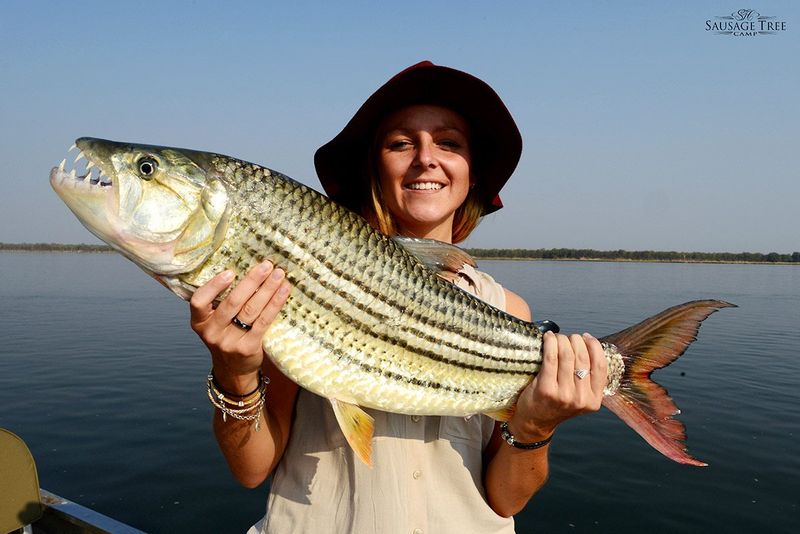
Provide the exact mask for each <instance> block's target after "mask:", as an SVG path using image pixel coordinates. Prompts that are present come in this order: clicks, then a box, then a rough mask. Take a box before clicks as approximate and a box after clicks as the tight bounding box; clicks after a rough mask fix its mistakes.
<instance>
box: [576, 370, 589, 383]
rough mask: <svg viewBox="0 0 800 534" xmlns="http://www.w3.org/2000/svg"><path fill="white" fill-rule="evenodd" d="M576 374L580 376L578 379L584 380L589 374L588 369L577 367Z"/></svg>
mask: <svg viewBox="0 0 800 534" xmlns="http://www.w3.org/2000/svg"><path fill="white" fill-rule="evenodd" d="M575 376H577V377H578V380H583V379H584V378H586V377H587V376H589V370H588V369H575Z"/></svg>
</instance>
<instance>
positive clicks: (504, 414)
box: [484, 404, 517, 422]
mask: <svg viewBox="0 0 800 534" xmlns="http://www.w3.org/2000/svg"><path fill="white" fill-rule="evenodd" d="M516 409H517V405H516V404H512V405H511V406H509V407H507V408H501V409H499V410H492V411H491V412H484V414H485V415H488V416H489V417H491V418H492V419H494V420H495V421H504V422H505V421H508V420H509V419H511V417H512V416H513V415H514V411H515V410H516Z"/></svg>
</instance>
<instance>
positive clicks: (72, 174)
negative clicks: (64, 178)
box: [69, 169, 78, 180]
mask: <svg viewBox="0 0 800 534" xmlns="http://www.w3.org/2000/svg"><path fill="white" fill-rule="evenodd" d="M69 175H70V176H71V177H72V178H73V179H75V180H77V179H78V175H77V174H76V173H75V169H72V170H71V171H69Z"/></svg>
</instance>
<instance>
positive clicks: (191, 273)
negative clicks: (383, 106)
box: [50, 138, 733, 465]
mask: <svg viewBox="0 0 800 534" xmlns="http://www.w3.org/2000/svg"><path fill="white" fill-rule="evenodd" d="M76 145H77V148H78V149H79V150H80V151H81V153H80V154H79V157H78V158H76V160H77V159H80V156H81V155H84V156H86V158H87V162H88V163H87V172H86V175H83V176H78V175H76V172H75V170H72V171H69V172H67V171H66V170H65V168H64V162H62V164H61V165H59V166H58V167H55V168H53V170H52V171H51V173H50V182H51V185H52V186H53V188H54V189H55V190H56V192H57V193H58V194H59V196H61V198H62V199H63V200H64V202H65V203H66V204H67V205H68V206H69V208H70V209H71V210H72V211H73V212H74V213H75V214H76V215H77V216H78V218H79V219H80V220H81V222H82V223H83V224H84V225H85V226H86V227H87V228H88V229H89V230H90V231H91V232H93V233H94V234H95V235H97V236H98V237H99V238H101V239H103V240H104V241H106V242H108V243H109V244H110V245H112V246H113V247H114V248H115V249H117V250H118V251H120V252H121V253H122V254H124V255H125V256H126V257H127V258H129V259H131V260H132V261H134V262H136V263H137V264H138V265H139V266H140V267H141V268H142V269H144V270H145V271H146V272H148V273H149V274H151V275H152V276H153V277H154V278H155V279H157V280H158V281H160V282H161V283H162V284H163V285H165V286H166V287H167V288H169V289H171V290H172V291H173V292H175V293H176V294H178V295H179V296H181V297H183V298H185V299H187V300H188V299H189V298H190V297H191V295H192V293H193V292H194V290H195V289H197V288H198V287H199V286H201V285H203V284H205V283H206V282H208V281H209V280H211V278H213V277H214V276H215V275H216V274H218V273H219V272H221V271H223V270H225V269H232V270H233V271H234V273H235V274H236V279H237V280H240V279H241V277H243V276H244V275H245V273H246V272H247V271H248V269H250V268H251V267H252V266H253V265H255V264H256V263H258V262H260V261H261V260H263V259H270V260H271V261H272V262H273V263H274V264H275V265H277V266H278V267H281V268H283V269H284V270H285V271H286V276H287V279H288V280H289V281H290V282H291V283H292V285H293V286H294V289H293V291H292V293H291V295H290V297H289V299H288V300H287V302H286V304H285V305H284V306H283V308H282V310H281V311H280V313H279V314H278V316H277V317H276V319H275V320H274V321H273V322H272V324H271V325H270V327H269V329H268V330H267V332H266V334H265V336H264V340H263V345H264V348H265V350H266V352H267V353H268V354H269V355H270V357H271V358H272V360H273V361H274V362H275V364H276V365H277V367H278V368H279V369H280V370H281V371H282V372H283V373H284V374H286V376H288V377H289V378H291V379H292V380H294V381H295V382H296V383H298V384H299V385H301V386H303V387H305V388H307V389H308V390H310V391H313V392H314V393H317V394H319V395H322V396H324V397H327V398H328V399H330V400H331V405H332V406H333V410H334V412H335V413H336V418H337V421H339V423H340V425H341V426H342V430H343V431H344V434H345V437H346V438H347V440H348V443H350V445H351V446H352V447H353V448H354V450H355V451H356V453H357V454H358V455H359V457H360V458H361V459H362V460H364V461H365V462H367V463H369V462H370V450H371V445H370V444H371V437H372V423H371V418H370V417H369V416H368V415H367V414H366V413H365V412H363V410H361V409H360V408H359V406H364V407H371V408H377V409H380V410H385V411H390V412H395V413H404V414H419V415H464V416H466V415H470V414H474V413H487V414H489V415H491V416H493V417H495V418H497V419H501V420H507V419H508V418H509V417H510V415H511V410H512V408H513V406H514V404H515V402H516V398H517V396H518V395H519V393H520V392H521V391H522V389H523V388H524V387H525V386H526V385H527V384H528V383H529V382H530V381H531V380H532V378H533V377H534V376H536V374H537V373H538V372H539V369H540V367H541V363H542V354H541V350H542V332H541V331H540V328H539V327H538V326H537V325H534V324H531V323H527V322H525V321H521V320H519V319H517V318H515V317H512V316H511V315H509V314H507V313H505V312H502V311H500V310H498V309H496V308H493V307H492V306H489V305H488V304H486V303H484V302H483V301H481V300H479V299H478V298H476V297H474V296H472V295H470V294H468V293H466V292H464V291H462V290H460V289H458V288H457V287H456V286H455V285H453V284H452V283H451V282H450V281H446V280H445V279H444V278H447V277H451V276H453V275H454V273H455V272H456V271H457V270H458V269H460V268H461V267H463V265H464V264H465V263H469V262H471V259H470V258H468V257H467V256H466V254H464V253H463V251H460V250H458V249H457V248H455V247H453V246H452V245H449V244H444V243H437V242H432V241H429V240H415V239H410V238H389V237H386V236H383V235H381V234H379V233H378V232H376V231H375V230H374V229H373V228H371V227H370V226H369V224H367V222H366V221H364V219H362V218H361V217H359V216H358V215H356V214H354V213H352V212H350V211H348V210H346V209H345V208H343V207H341V206H339V205H338V204H336V203H334V202H331V201H330V200H328V199H327V198H325V197H324V196H323V195H321V194H319V193H317V192H316V191H314V190H312V189H310V188H308V187H306V186H304V185H302V184H300V183H298V182H295V181H294V180H291V179H289V178H287V177H285V176H283V175H281V174H280V173H276V172H274V171H271V170H269V169H267V168H265V167H261V166H258V165H254V164H252V163H247V162H244V161H241V160H237V159H234V158H229V157H227V156H222V155H218V154H213V153H207V152H198V151H194V150H185V149H176V148H168V147H159V146H154V145H137V144H129V143H117V142H113V141H105V140H100V139H91V138H81V139H78V140H77V141H76ZM142 162H144V163H145V165H144V167H143V166H142ZM89 169H91V170H92V171H93V172H95V173H96V174H97V180H95V179H94V177H93V178H92V179H90V180H86V179H85V178H86V176H88V174H89V172H90V171H89ZM442 270H444V271H449V274H448V273H444V275H443V277H440V275H442V274H443V273H442V272H439V271H442ZM225 294H226V293H225ZM225 294H223V295H221V297H220V298H224V295H225ZM731 306H733V305H732V304H729V303H726V302H723V301H717V300H702V301H693V302H687V303H684V304H681V305H679V306H675V307H673V308H669V309H667V310H665V311H663V312H661V313H659V314H657V315H655V316H653V317H650V318H648V319H645V320H644V321H642V322H641V323H639V324H637V325H634V326H632V327H630V328H627V329H625V330H623V331H621V332H618V333H616V334H612V335H610V336H607V337H605V338H602V339H601V342H602V346H603V350H604V351H605V356H606V360H607V363H608V380H607V384H606V387H605V389H604V393H605V397H604V400H603V404H604V405H605V406H606V407H608V408H609V409H611V410H612V411H613V412H614V413H616V414H617V415H618V416H619V417H620V418H621V419H623V420H624V421H625V422H626V423H627V424H628V425H629V426H631V427H632V428H633V429H634V430H636V432H638V433H639V434H640V435H641V436H642V437H644V439H645V440H647V442H648V443H650V444H651V445H652V446H653V447H655V448H656V449H658V450H659V451H661V452H662V453H663V454H665V455H666V456H667V457H669V458H671V459H673V460H675V461H678V462H681V463H687V464H692V465H705V464H703V463H702V462H700V461H699V460H696V459H695V458H692V457H691V456H690V455H689V454H688V453H686V450H685V447H684V446H683V441H684V439H685V434H684V430H683V425H682V424H681V423H680V422H679V421H677V420H675V419H673V416H674V415H675V414H676V413H678V410H677V408H676V406H675V404H674V403H673V402H672V400H671V399H670V398H669V396H668V395H667V393H666V390H664V389H663V388H661V387H660V386H658V385H657V384H655V382H653V381H651V380H650V373H651V372H652V371H653V370H655V369H658V368H660V367H664V366H665V365H669V363H671V362H672V361H674V360H675V359H677V358H678V357H679V356H680V355H681V354H683V352H684V351H685V350H686V348H687V346H688V345H689V344H690V343H691V342H692V341H694V339H695V336H696V334H697V332H698V329H699V327H700V323H701V321H703V320H704V319H705V318H706V317H708V316H709V315H710V314H712V313H714V312H715V311H716V310H718V309H720V308H725V307H731ZM584 376H585V375H584V374H583V373H581V374H580V375H579V376H577V378H575V379H574V380H582V379H583V378H584ZM560 380H561V377H559V381H560ZM587 380H588V381H591V380H592V379H591V378H588V379H587Z"/></svg>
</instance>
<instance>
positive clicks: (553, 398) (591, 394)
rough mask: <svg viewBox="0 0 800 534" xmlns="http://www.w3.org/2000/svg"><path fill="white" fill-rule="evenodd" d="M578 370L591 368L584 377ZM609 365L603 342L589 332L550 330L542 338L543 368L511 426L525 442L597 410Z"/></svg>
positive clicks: (524, 393)
mask: <svg viewBox="0 0 800 534" xmlns="http://www.w3.org/2000/svg"><path fill="white" fill-rule="evenodd" d="M577 370H581V371H584V370H588V371H589V373H588V375H586V376H583V378H581V376H579V375H581V374H583V373H576V371H577ZM607 375H608V366H607V362H606V357H605V353H604V352H603V347H602V346H601V345H600V342H599V341H598V340H597V339H595V338H594V337H592V336H591V335H589V334H584V335H583V336H579V335H577V334H573V335H571V336H569V337H567V336H564V335H560V334H559V335H556V334H553V333H552V332H547V333H546V334H545V335H544V339H543V340H542V367H541V369H540V371H539V374H538V375H537V376H536V378H534V379H533V381H531V383H530V384H529V385H528V387H526V388H525V389H524V390H523V391H522V393H521V394H520V396H519V399H518V400H517V408H516V412H515V413H514V416H513V417H512V418H511V420H510V421H509V423H508V424H509V429H510V430H511V433H512V434H514V437H515V438H516V439H517V440H518V441H521V442H534V441H539V440H543V439H545V438H547V437H548V436H550V435H552V434H553V432H554V431H555V429H556V427H557V426H558V425H559V424H560V423H562V422H564V421H566V420H567V419H570V418H572V417H575V416H577V415H580V414H583V413H586V412H596V411H597V410H599V409H600V403H601V402H602V400H603V389H604V388H605V387H606V380H607Z"/></svg>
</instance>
